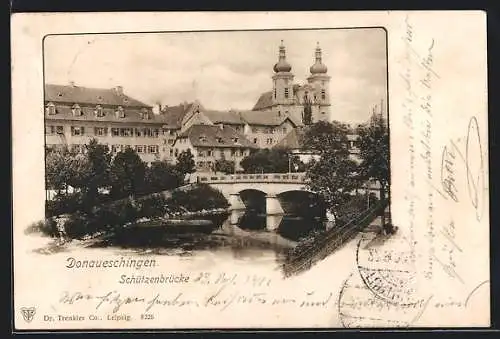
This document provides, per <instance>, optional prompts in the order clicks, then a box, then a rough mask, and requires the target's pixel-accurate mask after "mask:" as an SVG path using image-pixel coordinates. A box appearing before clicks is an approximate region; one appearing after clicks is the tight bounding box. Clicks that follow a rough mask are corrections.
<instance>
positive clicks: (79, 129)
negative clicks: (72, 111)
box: [71, 126, 85, 136]
mask: <svg viewBox="0 0 500 339" xmlns="http://www.w3.org/2000/svg"><path fill="white" fill-rule="evenodd" d="M84 133H85V128H84V127H75V126H71V135H73V136H78V135H84Z"/></svg>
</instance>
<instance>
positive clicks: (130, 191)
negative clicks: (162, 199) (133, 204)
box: [111, 147, 146, 198]
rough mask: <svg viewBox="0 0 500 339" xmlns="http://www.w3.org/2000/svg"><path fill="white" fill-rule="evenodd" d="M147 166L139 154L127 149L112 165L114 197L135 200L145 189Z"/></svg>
mask: <svg viewBox="0 0 500 339" xmlns="http://www.w3.org/2000/svg"><path fill="white" fill-rule="evenodd" d="M145 172H146V166H145V164H144V162H143V161H142V160H141V158H140V157H139V156H138V155H137V153H136V152H135V151H134V150H133V149H131V148H130V147H127V148H126V149H125V151H123V152H118V154H116V156H115V158H114V159H113V162H112V163H111V192H112V194H113V195H114V196H126V195H128V196H129V197H131V198H134V197H135V196H136V195H137V193H138V192H139V190H140V189H141V188H142V187H144V186H143V185H144V175H145Z"/></svg>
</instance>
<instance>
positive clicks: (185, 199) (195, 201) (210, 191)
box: [169, 184, 229, 212]
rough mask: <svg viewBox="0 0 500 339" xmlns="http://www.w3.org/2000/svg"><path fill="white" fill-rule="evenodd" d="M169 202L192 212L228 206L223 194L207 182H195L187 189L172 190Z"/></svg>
mask: <svg viewBox="0 0 500 339" xmlns="http://www.w3.org/2000/svg"><path fill="white" fill-rule="evenodd" d="M169 203H171V204H174V205H178V206H183V207H184V208H186V209H187V210H188V211H192V212H195V211H201V210H209V209H216V208H227V207H228V206H229V203H228V201H227V200H226V198H225V197H224V195H223V194H222V193H221V192H220V191H218V190H216V189H214V188H212V187H210V186H209V185H207V184H197V185H196V186H195V187H194V188H193V189H191V190H189V191H181V190H179V191H174V192H173V193H172V197H171V198H170V199H169Z"/></svg>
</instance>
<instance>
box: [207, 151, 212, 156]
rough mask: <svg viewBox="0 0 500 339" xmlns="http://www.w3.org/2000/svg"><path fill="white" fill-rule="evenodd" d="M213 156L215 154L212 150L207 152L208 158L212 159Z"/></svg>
mask: <svg viewBox="0 0 500 339" xmlns="http://www.w3.org/2000/svg"><path fill="white" fill-rule="evenodd" d="M212 155H213V154H212V150H210V149H209V150H208V151H207V156H208V157H211V156H212Z"/></svg>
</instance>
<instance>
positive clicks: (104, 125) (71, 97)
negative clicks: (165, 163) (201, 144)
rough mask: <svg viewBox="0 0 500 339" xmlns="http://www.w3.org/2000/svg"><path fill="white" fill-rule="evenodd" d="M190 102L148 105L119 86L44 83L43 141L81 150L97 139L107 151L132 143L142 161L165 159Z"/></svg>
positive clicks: (49, 145) (119, 148)
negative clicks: (155, 107) (155, 108)
mask: <svg viewBox="0 0 500 339" xmlns="http://www.w3.org/2000/svg"><path fill="white" fill-rule="evenodd" d="M191 106H192V105H187V104H185V105H180V106H174V107H165V108H164V109H163V110H162V111H161V112H160V114H154V113H153V111H152V107H151V106H149V105H146V104H144V103H142V102H140V101H138V100H136V99H133V98H131V97H129V96H127V95H125V94H124V92H123V88H122V87H120V86H118V87H116V88H114V89H98V88H88V87H81V86H75V85H74V84H71V85H69V86H64V85H50V84H48V85H46V86H45V141H46V146H47V147H48V148H54V147H68V148H69V149H71V150H74V151H84V147H83V145H85V144H88V142H89V141H90V139H92V138H96V139H97V140H98V141H99V142H100V143H102V144H105V145H108V147H109V148H110V150H111V152H112V153H113V154H116V153H117V152H119V151H121V150H124V149H125V148H126V147H131V148H133V149H135V150H136V151H137V153H138V154H139V156H140V157H141V158H142V160H144V161H146V162H152V161H156V160H165V159H168V158H169V155H170V152H169V150H170V147H171V146H172V145H173V144H174V141H175V138H176V136H177V133H178V131H180V128H181V122H182V118H183V117H184V115H185V114H186V113H187V112H188V111H189V109H191Z"/></svg>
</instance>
